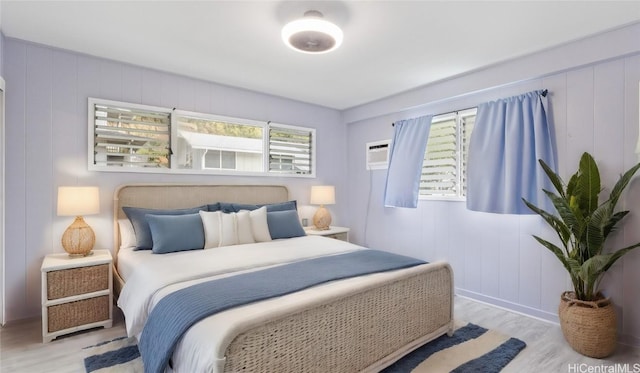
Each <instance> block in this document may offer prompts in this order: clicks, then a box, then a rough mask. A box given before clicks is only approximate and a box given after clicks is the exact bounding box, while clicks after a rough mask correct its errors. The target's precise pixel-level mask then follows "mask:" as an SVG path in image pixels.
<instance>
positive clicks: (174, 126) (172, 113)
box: [87, 97, 318, 178]
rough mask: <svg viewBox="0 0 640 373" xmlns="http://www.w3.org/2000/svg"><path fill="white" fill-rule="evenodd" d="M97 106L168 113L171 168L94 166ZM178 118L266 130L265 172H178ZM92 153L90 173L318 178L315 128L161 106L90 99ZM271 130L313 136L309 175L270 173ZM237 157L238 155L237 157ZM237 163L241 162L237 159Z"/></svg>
mask: <svg viewBox="0 0 640 373" xmlns="http://www.w3.org/2000/svg"><path fill="white" fill-rule="evenodd" d="M96 104H104V105H112V106H120V107H123V108H131V109H137V110H145V111H151V112H153V111H157V112H160V113H163V114H164V113H168V114H169V119H170V131H169V132H170V134H169V147H170V148H169V150H170V158H171V159H170V162H169V167H166V168H162V167H154V168H151V167H149V168H145V167H131V168H127V167H110V166H106V165H104V166H101V165H97V164H95V163H94V152H95V128H96V127H95V105H96ZM178 116H187V117H194V118H197V119H203V120H213V121H219V122H227V123H230V124H238V125H248V126H257V127H261V128H262V153H261V155H262V171H236V170H231V169H212V168H205V169H186V168H177V167H178V160H177V157H178V155H177V152H176V151H174V150H176V149H177V147H178V121H177V117H178ZM88 125H89V131H88V153H87V162H88V169H89V171H100V172H135V173H152V174H158V173H159V174H176V175H179V174H198V175H221V176H266V177H296V178H315V177H316V169H317V164H318V162H317V158H316V137H317V136H316V133H317V132H316V129H315V128H312V127H303V126H294V125H289V124H282V123H276V122H272V121H257V120H252V119H243V118H235V117H229V116H223V115H216V114H206V113H199V112H193V111H187V110H180V109H176V108H173V109H170V108H165V107H159V106H151V105H142V104H135V103H128V102H121V101H113V100H104V99H99V98H93V97H89V100H88ZM270 128H282V129H290V130H297V131H305V132H309V133H310V137H311V139H310V140H311V141H310V147H311V149H310V152H309V156H310V158H311V159H310V162H309V163H310V165H309V168H310V171H309V173H304V174H301V173H295V172H290V173H288V172H277V171H270V170H269V140H270V138H269V129H270ZM236 157H237V153H236ZM236 161H237V159H236Z"/></svg>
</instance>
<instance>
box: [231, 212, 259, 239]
mask: <svg viewBox="0 0 640 373" xmlns="http://www.w3.org/2000/svg"><path fill="white" fill-rule="evenodd" d="M235 214H236V224H237V231H238V244H245V243H254V242H256V241H255V239H254V238H253V229H252V228H251V216H250V215H249V211H246V210H242V211H238V212H236V213H235Z"/></svg>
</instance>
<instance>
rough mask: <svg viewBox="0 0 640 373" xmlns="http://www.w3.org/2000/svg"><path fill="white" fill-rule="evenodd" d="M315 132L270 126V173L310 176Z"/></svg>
mask: <svg viewBox="0 0 640 373" xmlns="http://www.w3.org/2000/svg"><path fill="white" fill-rule="evenodd" d="M313 144H314V130H311V129H302V128H293V127H281V126H278V125H273V124H271V125H270V126H269V171H270V172H277V173H284V174H297V175H310V174H311V173H312V170H313Z"/></svg>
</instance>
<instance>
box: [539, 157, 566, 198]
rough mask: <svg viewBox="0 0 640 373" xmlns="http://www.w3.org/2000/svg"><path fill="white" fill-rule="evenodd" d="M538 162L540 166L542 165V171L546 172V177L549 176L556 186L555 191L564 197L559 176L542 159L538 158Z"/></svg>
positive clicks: (562, 183)
mask: <svg viewBox="0 0 640 373" xmlns="http://www.w3.org/2000/svg"><path fill="white" fill-rule="evenodd" d="M538 162H539V163H540V166H542V169H543V170H544V173H545V174H547V177H548V178H549V180H551V183H552V184H553V186H554V187H555V188H556V191H557V192H558V194H560V196H562V197H563V198H564V197H565V192H564V182H563V181H562V179H561V178H560V176H558V174H556V173H555V172H553V170H552V169H551V167H549V166H548V165H547V164H546V163H545V162H544V161H543V160H542V159H539V160H538Z"/></svg>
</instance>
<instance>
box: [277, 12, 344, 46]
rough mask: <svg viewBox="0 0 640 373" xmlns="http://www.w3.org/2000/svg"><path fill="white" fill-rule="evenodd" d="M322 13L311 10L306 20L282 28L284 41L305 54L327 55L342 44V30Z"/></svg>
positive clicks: (298, 20) (307, 13)
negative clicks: (324, 17)
mask: <svg viewBox="0 0 640 373" xmlns="http://www.w3.org/2000/svg"><path fill="white" fill-rule="evenodd" d="M322 17H323V15H322V13H320V12H318V11H317V10H309V11H307V12H305V13H304V18H300V19H297V20H295V21H292V22H289V23H287V24H286V25H285V26H284V27H283V28H282V40H283V41H284V43H285V44H286V45H288V46H289V47H291V48H293V49H295V50H297V51H298V52H303V53H312V54H319V53H327V52H331V51H332V50H334V49H337V48H338V47H339V46H340V44H342V37H343V35H342V30H340V27H338V26H336V25H334V24H333V23H331V22H329V21H326V20H325V19H323V18H322Z"/></svg>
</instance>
